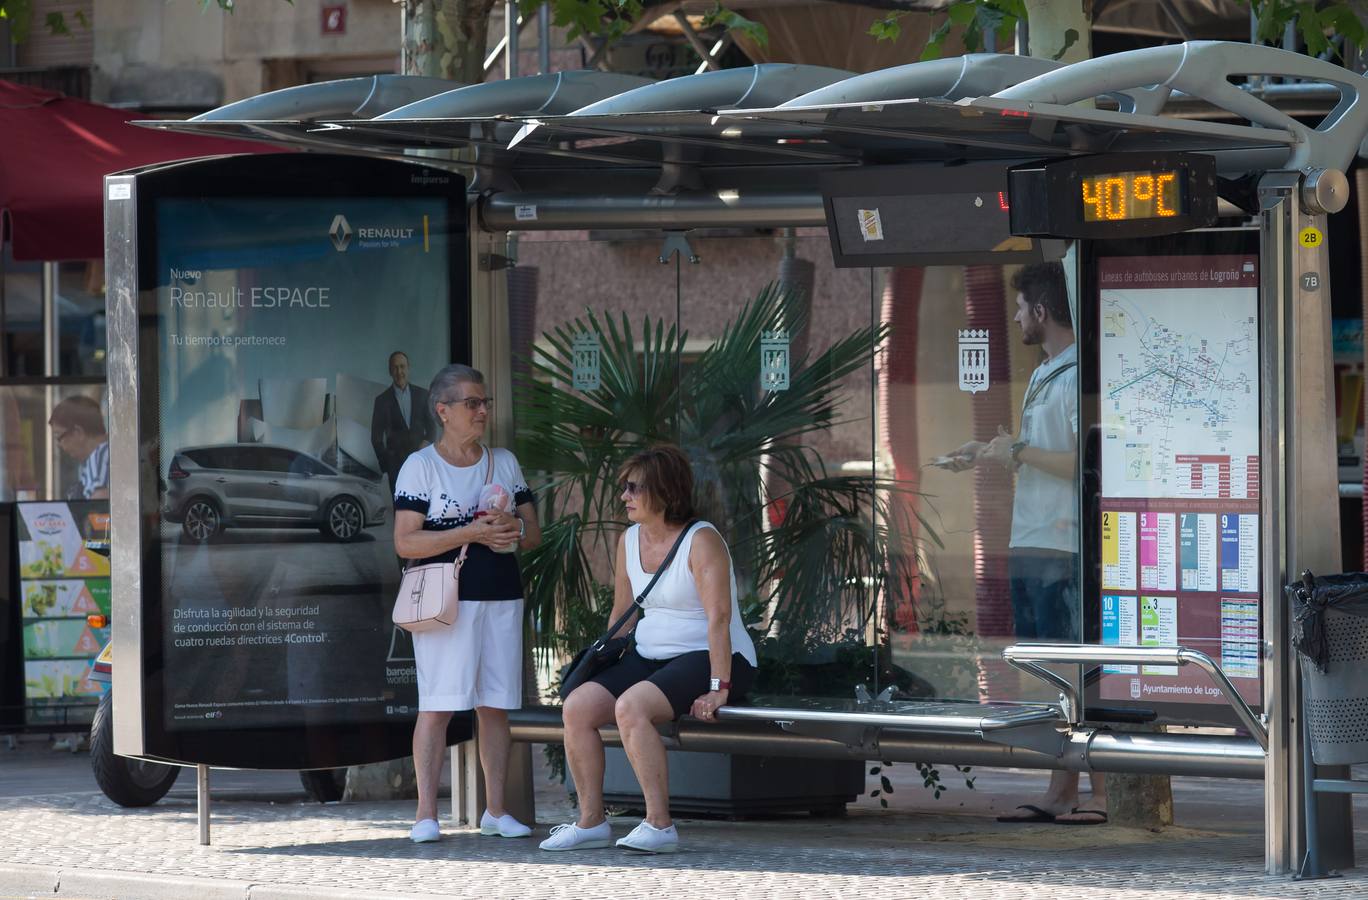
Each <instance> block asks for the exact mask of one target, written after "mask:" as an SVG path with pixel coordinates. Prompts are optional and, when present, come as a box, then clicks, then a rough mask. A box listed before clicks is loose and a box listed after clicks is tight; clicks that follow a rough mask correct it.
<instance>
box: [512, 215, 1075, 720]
mask: <svg viewBox="0 0 1368 900" xmlns="http://www.w3.org/2000/svg"><path fill="white" fill-rule="evenodd" d="M590 237H591V238H593V239H591V240H584V239H582V238H581V237H580V236H579V235H575V236H573V238H574V239H565V236H553V235H549V234H547V235H539V234H527V235H522V236H521V237H520V241H519V247H518V266H517V267H516V268H515V269H513V270H511V273H510V310H511V312H510V316H511V317H512V320H513V334H514V338H513V342H514V355H515V358H517V357H522V358H528V357H530V358H531V360H532V367H531V368H530V369H525V370H524V371H525V374H524V376H523V377H522V379H521V380H520V381H519V384H518V387H517V388H516V389H515V397H514V404H513V405H514V418H515V421H516V423H517V425H516V427H517V428H518V434H519V436H518V452H519V455H520V458H521V459H522V461H523V465H524V467H525V468H527V469H529V474H531V473H532V472H534V471H535V472H537V473H538V474H537V476H536V477H539V478H541V479H543V481H544V484H545V485H546V486H547V487H546V488H544V489H543V491H542V498H543V499H542V502H541V508H540V513H541V515H542V517H543V522H544V527H546V528H547V529H548V543H550V542H552V541H556V540H559V541H565V540H571V539H572V538H573V546H575V547H577V548H578V551H577V552H578V553H580V554H581V555H582V558H581V559H580V560H579V561H578V562H576V561H574V560H573V559H571V561H569V562H567V561H566V557H565V556H564V554H563V553H562V554H561V556H562V558H561V560H560V561H559V562H558V563H557V565H558V566H562V567H566V566H568V567H569V568H570V571H569V572H565V571H562V572H559V573H558V575H557V579H556V580H555V583H557V584H559V585H561V587H557V588H549V589H548V590H547V591H545V592H542V591H541V589H539V588H538V587H536V586H535V584H533V585H530V586H529V596H531V597H533V598H534V604H536V605H534V608H536V609H537V610H538V611H537V613H536V615H537V621H538V626H539V628H540V629H541V630H542V636H543V639H544V640H545V641H546V642H548V643H550V644H552V645H555V646H556V647H557V648H558V649H561V650H565V649H568V648H571V647H575V646H579V645H582V644H583V643H584V642H585V641H587V640H589V639H592V638H593V637H594V636H595V635H596V634H597V632H598V630H599V629H601V628H602V626H603V620H604V615H605V614H606V608H607V607H606V604H608V603H609V602H610V599H609V588H608V587H607V585H609V584H610V582H611V570H612V564H613V557H614V554H615V548H616V544H617V535H618V534H619V533H620V532H621V530H622V528H623V527H625V524H626V522H625V517H624V516H623V514H622V511H621V506H620V503H619V502H618V499H617V492H616V461H617V460H620V459H622V458H625V457H626V456H627V455H628V454H629V453H630V452H631V451H632V450H633V449H635V448H636V447H638V446H641V445H643V444H645V443H648V442H651V441H655V440H671V441H676V442H679V443H681V444H682V445H683V446H684V447H685V448H686V449H687V450H688V451H689V453H690V455H691V458H692V459H693V460H694V463H695V467H696V478H697V483H698V486H699V490H698V499H699V503H700V510H699V511H700V513H701V514H702V515H703V516H704V517H706V518H708V519H709V520H710V521H713V522H714V523H716V524H718V525H719V528H720V530H721V531H722V533H723V535H724V537H725V538H726V539H727V541H728V544H729V546H730V547H731V550H732V553H733V556H734V559H735V562H736V568H737V575H738V590H739V595H740V604H741V608H742V611H743V616H744V618H745V619H746V621H747V624H748V625H749V626H751V628H752V633H753V634H754V635H755V636H756V638H757V641H758V643H759V649H760V655H761V668H762V672H763V673H764V674H763V675H762V677H761V679H760V681H759V690H758V691H757V692H763V693H766V694H769V695H783V694H787V695H797V696H807V697H827V698H839V699H851V698H853V697H854V696H855V695H856V687H857V686H858V685H864V686H865V687H867V688H868V689H869V691H870V693H871V694H877V693H878V692H879V691H881V690H884V689H886V688H889V687H893V688H895V690H896V692H897V693H896V695H897V696H899V697H904V698H955V699H966V700H980V701H981V700H1022V699H1052V695H1050V693H1049V692H1048V691H1047V690H1046V689H1045V688H1044V687H1043V686H1041V685H1038V684H1036V683H1035V682H1034V681H1033V680H1031V679H1023V678H1022V677H1020V676H1018V674H1017V673H1016V672H1015V671H1014V670H1012V669H1010V668H1009V667H1007V666H1006V665H1005V664H1004V663H1003V662H1002V661H1001V651H1002V648H1003V647H1005V646H1008V645H1010V644H1012V643H1015V642H1017V641H1018V640H1068V641H1076V640H1078V639H1079V637H1080V635H1081V630H1082V626H1081V609H1080V604H1079V595H1078V588H1077V569H1078V557H1077V554H1078V518H1077V516H1078V512H1077V510H1078V502H1077V496H1076V492H1075V488H1074V485H1075V484H1076V478H1057V477H1056V478H1053V481H1051V482H1047V483H1046V484H1045V486H1044V490H1042V486H1041V483H1040V482H1041V479H1040V472H1032V471H1031V470H1030V468H1029V466H1028V465H1027V464H1025V463H1021V465H1019V466H1018V465H1017V464H1014V463H1013V461H1012V459H1011V457H1010V450H1011V447H1012V445H1013V444H1015V443H1017V442H1018V441H1019V440H1020V439H1022V438H1023V437H1027V438H1030V437H1031V433H1032V432H1035V433H1037V435H1038V436H1037V437H1035V438H1034V440H1036V442H1037V443H1042V444H1045V443H1049V442H1050V441H1053V442H1056V443H1057V442H1059V441H1061V440H1062V441H1064V443H1063V444H1061V450H1063V451H1070V452H1072V453H1075V454H1076V452H1077V446H1078V444H1077V440H1078V439H1077V431H1076V425H1075V424H1074V423H1075V422H1076V419H1075V418H1073V416H1074V411H1075V410H1076V405H1077V402H1078V398H1077V390H1076V380H1075V379H1074V378H1073V377H1070V376H1069V375H1068V370H1067V368H1066V374H1065V375H1063V376H1059V377H1058V379H1057V382H1054V383H1052V384H1053V389H1052V388H1051V384H1047V385H1046V387H1045V388H1043V389H1041V390H1039V391H1036V392H1035V396H1034V397H1032V398H1031V400H1030V403H1029V404H1027V397H1028V394H1030V393H1031V386H1032V379H1033V377H1034V378H1035V381H1036V382H1037V383H1038V382H1039V381H1041V380H1042V378H1043V376H1045V375H1048V374H1049V371H1050V367H1049V366H1046V367H1045V368H1044V369H1041V370H1040V371H1039V372H1037V369H1038V368H1039V367H1040V365H1041V363H1042V361H1043V360H1044V358H1045V354H1044V352H1043V350H1042V346H1041V342H1040V341H1041V337H1040V335H1039V334H1038V333H1037V332H1039V331H1040V327H1039V325H1038V324H1035V325H1032V326H1031V328H1030V329H1029V330H1030V333H1029V334H1028V333H1027V330H1026V329H1023V327H1022V325H1021V324H1020V323H1018V322H1017V321H1015V317H1016V313H1017V309H1018V307H1017V300H1016V294H1017V292H1016V291H1015V289H1014V288H1013V287H1012V286H1011V280H1012V276H1013V275H1014V274H1015V271H1016V270H1015V269H1014V268H1010V267H1001V266H971V267H965V266H944V267H933V268H896V269H835V268H833V266H832V262H831V254H830V249H829V244H828V242H827V239H826V236H825V233H824V232H823V231H821V230H800V231H798V232H797V233H796V234H789V233H784V232H778V233H773V234H769V233H765V234H756V233H754V232H748V233H747V234H746V235H741V234H731V233H711V234H710V233H708V232H702V233H701V234H700V233H698V232H695V233H691V234H690V235H689V236H688V245H687V247H682V246H681V248H680V249H682V250H683V252H682V253H680V254H674V255H671V256H670V258H669V259H668V260H667V263H666V264H664V265H662V264H661V263H660V261H659V257H660V256H661V255H662V252H663V251H662V237H661V235H660V233H659V232H652V233H645V232H635V233H624V232H611V233H591V234H590ZM690 251H691V252H692V254H693V255H694V256H696V257H697V260H698V261H697V262H696V263H693V262H690V260H689V259H688V254H689V253H690ZM609 272H611V273H612V277H611V279H610V278H607V277H605V276H604V273H609ZM533 283H535V285H536V286H535V287H529V285H531V284H533ZM519 285H521V287H519ZM532 298H535V299H532ZM1057 309H1059V307H1057ZM1040 312H1043V311H1040ZM1040 312H1038V313H1037V314H1040ZM520 322H521V324H519V323H520ZM747 329H749V331H748V332H747V334H746V335H745V337H744V339H742V338H741V337H740V332H742V331H747ZM1068 334H1069V336H1071V332H1068ZM1055 337H1056V340H1058V339H1059V337H1060V333H1056V335H1055ZM577 338H578V339H579V340H580V343H579V345H578V349H576V344H575V341H576V339H577ZM1055 349H1056V350H1057V351H1062V350H1065V349H1067V348H1059V347H1056V348H1055ZM747 356H750V357H752V358H751V359H749V360H748V359H746V357H747ZM1067 356H1068V354H1067V353H1065V354H1064V355H1063V356H1061V357H1060V359H1061V360H1063V361H1064V362H1067V359H1066V357H1067ZM629 357H630V358H631V359H632V360H633V365H634V366H635V369H634V371H633V373H632V374H631V377H627V376H626V375H625V374H624V373H622V372H620V371H615V367H621V366H622V365H623V364H624V361H625V360H627V359H628V358H629ZM733 357H734V358H735V361H734V362H733V361H732V358H733ZM596 365H597V368H596ZM1074 371H1076V370H1074ZM595 378H597V379H598V380H597V381H595V380H594V379H595ZM576 379H580V387H579V388H577V387H576ZM534 383H535V384H536V385H537V387H535V388H534V387H533V384H534ZM784 392H790V393H787V394H786V396H785V398H784V399H785V400H790V399H792V400H796V399H797V398H798V397H799V396H802V395H807V396H808V397H809V398H810V399H811V400H813V401H815V402H817V406H818V407H820V408H825V409H827V410H828V411H827V412H825V413H821V414H818V415H813V414H812V412H811V410H812V409H813V407H812V406H811V405H807V404H803V403H792V404H790V405H789V406H788V407H784V406H783V405H776V403H777V397H778V395H779V394H780V393H784ZM534 393H535V396H534ZM771 395H773V396H771ZM574 398H582V399H590V400H591V401H592V402H591V403H590V404H588V408H585V407H584V406H581V405H580V404H578V403H576V402H572V401H573V400H574ZM553 402H554V403H560V404H561V406H560V407H559V411H558V413H557V414H558V415H559V416H560V417H561V420H560V422H559V423H558V424H559V425H560V426H562V427H560V429H559V430H558V432H557V433H556V437H557V438H558V439H557V440H547V438H548V437H549V436H550V435H549V434H548V433H547V432H546V431H545V429H544V428H543V427H542V426H544V425H545V424H546V419H545V416H546V414H547V411H548V409H547V404H548V403H553ZM1042 402H1044V403H1046V404H1047V405H1045V406H1040V404H1041V403H1042ZM1023 405H1028V408H1029V411H1030V415H1031V416H1033V417H1036V418H1037V423H1036V426H1035V428H1034V429H1028V433H1027V434H1026V435H1023V434H1022V411H1023ZM577 417H583V418H584V421H576V419H577ZM1040 420H1048V421H1049V423H1050V429H1047V431H1049V435H1048V437H1045V436H1040V435H1039V433H1040V431H1041V429H1042V428H1044V427H1045V426H1044V425H1042V424H1041V422H1040ZM999 430H1001V431H1002V432H1005V433H1006V434H1007V435H1008V437H1007V438H1004V439H999V440H998V441H997V443H996V444H994V445H993V447H992V449H990V450H984V451H983V454H982V456H981V458H980V459H979V460H978V464H977V465H973V464H970V461H969V460H967V459H965V460H964V461H963V463H962V464H950V465H947V464H946V463H947V457H952V456H953V455H954V451H956V450H957V449H960V448H962V447H964V445H966V444H971V442H975V441H977V442H979V443H981V444H985V445H986V444H990V443H992V442H993V440H994V439H995V438H997V437H998V435H999ZM971 446H972V445H971ZM1051 446H1052V445H1051ZM1023 452H1024V453H1025V454H1026V457H1027V459H1029V458H1030V455H1031V454H1030V452H1029V451H1025V450H1024V449H1023V450H1019V451H1018V455H1019V456H1020V454H1021V453H1023ZM1057 452H1058V451H1057ZM1018 462H1020V460H1018ZM938 463H939V464H938ZM1033 477H1034V480H1035V482H1036V483H1035V484H1034V485H1033V484H1032V483H1031V482H1032V480H1033ZM1023 483H1024V484H1025V486H1026V490H1024V491H1023V490H1022V487H1021V486H1022V485H1023ZM1051 487H1053V488H1054V489H1055V490H1054V492H1053V493H1051V491H1050V490H1049V489H1050V488H1051ZM1042 534H1044V535H1046V536H1047V538H1046V539H1044V540H1039V538H1040V536H1041V535H1042ZM1014 535H1015V538H1014ZM1033 535H1034V538H1035V540H1033ZM1014 544H1015V545H1016V546H1014ZM1037 545H1041V546H1037ZM1044 545H1048V546H1044ZM1014 572H1015V574H1017V576H1018V577H1017V578H1016V579H1015V582H1014V581H1013V578H1012V574H1013V573H1014ZM567 575H569V576H573V577H569V578H567V577H566V576H567ZM537 581H538V582H541V583H545V584H548V585H549V584H551V583H552V581H551V580H550V579H548V578H547V577H546V573H545V572H543V573H542V577H540V578H539V579H537ZM565 585H570V586H571V587H569V588H567V587H565ZM539 593H545V594H546V596H545V597H542V598H540V603H539V604H537V603H536V598H537V595H538V594H539ZM591 598H592V599H591ZM553 610H554V612H553ZM1033 617H1034V618H1033ZM548 674H549V673H548Z"/></svg>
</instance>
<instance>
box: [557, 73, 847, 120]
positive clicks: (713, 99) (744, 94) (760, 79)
mask: <svg viewBox="0 0 1368 900" xmlns="http://www.w3.org/2000/svg"><path fill="white" fill-rule="evenodd" d="M852 74H853V73H851V72H846V71H844V70H842V69H829V68H827V67H825V66H798V65H790V64H788V63H766V64H764V65H759V66H747V67H745V68H740V69H719V70H718V71H716V72H704V73H702V74H700V75H685V76H683V77H680V78H671V79H669V80H668V81H659V82H656V83H655V84H648V85H646V86H645V87H639V88H637V89H636V90H634V91H627V92H626V93H625V94H618V95H617V96H616V97H609V98H608V99H606V100H600V101H599V102H597V103H593V104H590V105H588V106H586V107H584V108H583V109H579V110H576V111H575V112H573V113H571V115H576V116H618V115H624V114H626V113H650V112H670V111H675V110H688V111H696V110H700V109H746V108H752V107H761V108H763V107H771V106H778V105H779V104H780V103H784V102H786V101H788V100H792V99H793V98H794V97H797V96H799V95H801V94H806V93H809V92H811V91H815V90H817V89H818V88H820V87H825V86H827V85H829V84H832V83H834V82H837V81H842V80H844V79H847V78H850V77H851V75H852Z"/></svg>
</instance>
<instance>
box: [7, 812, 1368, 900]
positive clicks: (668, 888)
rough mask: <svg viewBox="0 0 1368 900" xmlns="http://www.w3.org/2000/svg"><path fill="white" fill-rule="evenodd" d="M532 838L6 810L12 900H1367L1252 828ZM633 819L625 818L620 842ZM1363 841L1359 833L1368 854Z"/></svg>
mask: <svg viewBox="0 0 1368 900" xmlns="http://www.w3.org/2000/svg"><path fill="white" fill-rule="evenodd" d="M539 811H540V812H541V818H542V820H543V824H542V825H540V826H539V827H538V829H537V832H536V836H535V837H534V838H533V839H531V840H508V839H499V838H488V837H482V836H481V835H479V834H478V833H476V832H474V831H471V830H461V829H457V828H453V827H452V826H450V825H449V824H446V825H445V827H446V834H445V835H444V838H443V840H442V841H441V842H439V843H436V844H423V845H415V844H413V843H411V842H410V841H409V840H408V839H407V834H408V828H409V824H410V820H411V814H412V808H411V804H410V803H406V802H405V803H347V804H326V805H320V804H314V803H306V802H296V803H267V802H251V801H233V802H216V803H215V806H214V816H213V828H212V840H213V844H212V845H211V846H208V847H201V846H199V845H198V844H197V842H196V841H197V834H198V831H197V827H196V816H195V807H194V803H193V801H189V800H186V799H183V798H177V797H174V796H173V797H170V798H168V799H167V800H164V801H162V803H160V804H158V805H156V806H153V807H149V808H147V809H140V810H124V809H120V808H119V807H117V806H115V805H113V804H112V803H110V802H109V801H108V800H106V799H105V798H104V797H103V796H101V795H98V794H89V793H87V794H61V795H52V796H39V797H24V798H18V799H0V898H4V897H12V896H29V895H33V896H49V897H57V898H82V900H92V898H102V897H116V898H118V900H144V898H146V900H154V898H155V900H162V898H176V900H219V898H233V900H302V898H312V897H319V898H328V900H361V898H386V900H418V898H424V897H461V898H464V897H470V898H482V900H505V898H507V900H530V898H537V900H539V898H547V900H562V898H564V900H597V898H603V900H624V898H651V900H655V898H666V897H668V898H669V900H689V898H699V900H730V898H743V897H744V898H746V900H769V898H784V900H790V898H799V897H801V898H804V900H826V898H832V900H864V898H870V900H873V898H878V900H920V898H937V900H939V898H966V900H1004V898H1011V900H1017V898H1025V900H1032V898H1048V900H1059V898H1068V900H1075V898H1101V900H1177V898H1191V897H1194V896H1199V897H1201V898H1203V900H1262V898H1270V900H1271V898H1279V900H1282V898H1287V900H1300V898H1307V900H1311V898H1315V900H1336V898H1348V897H1354V898H1368V872H1364V871H1362V870H1353V871H1351V872H1349V873H1348V874H1347V875H1346V877H1344V878H1339V879H1333V880H1326V881H1317V882H1305V883H1303V882H1296V881H1293V880H1291V879H1289V878H1286V877H1269V876H1265V875H1264V874H1263V845H1262V836H1261V835H1260V834H1259V833H1258V831H1257V826H1254V827H1250V826H1249V824H1248V823H1241V824H1242V827H1243V830H1239V829H1238V828H1236V827H1234V826H1232V828H1231V829H1230V830H1216V829H1213V828H1212V827H1210V826H1209V825H1208V826H1207V827H1204V828H1202V829H1194V828H1172V829H1165V830H1164V831H1162V832H1159V833H1154V832H1149V831H1144V830H1140V829H1120V828H1105V829H1103V828H1068V829H1065V828H1062V827H1059V826H1011V825H999V824H997V823H996V822H993V821H992V819H991V818H990V817H989V816H987V815H985V814H984V813H983V811H982V810H976V811H974V812H972V813H963V812H961V813H956V812H954V811H953V810H952V809H951V808H949V807H940V808H937V809H933V810H929V811H928V810H923V811H919V812H910V811H906V810H893V811H883V810H879V809H877V808H869V807H868V806H862V807H855V808H853V809H852V811H851V813H850V815H849V816H848V817H846V818H844V819H835V820H832V819H811V818H807V817H805V816H793V817H781V818H772V819H765V820H750V821H740V822H735V821H723V820H717V819H710V820H703V819H696V820H680V823H679V826H680V834H681V839H682V841H683V845H682V850H681V852H680V853H678V854H674V855H665V856H641V855H633V854H629V853H626V852H624V851H619V850H616V849H608V850H600V851H586V852H582V853H565V854H547V853H542V852H540V851H538V850H537V847H536V843H537V841H538V840H539V839H540V838H541V837H542V836H544V835H545V834H546V832H547V830H548V829H549V825H548V824H546V823H547V822H561V821H567V820H569V819H571V818H573V815H574V812H573V810H572V809H571V808H570V806H569V805H568V803H566V802H565V800H564V797H563V794H562V795H561V797H560V799H559V800H556V801H553V802H547V801H546V798H545V797H540V796H539ZM636 821H637V820H636V818H635V817H620V818H618V819H616V820H615V821H614V831H615V833H616V834H618V835H619V836H620V835H622V834H625V833H626V832H627V831H628V830H629V829H630V828H631V827H632V826H634V825H635V824H636ZM1363 837H1365V835H1361V840H1362V839H1363Z"/></svg>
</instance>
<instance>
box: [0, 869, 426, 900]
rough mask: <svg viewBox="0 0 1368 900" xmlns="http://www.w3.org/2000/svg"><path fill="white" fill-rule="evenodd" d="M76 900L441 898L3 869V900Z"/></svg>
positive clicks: (76, 871)
mask: <svg viewBox="0 0 1368 900" xmlns="http://www.w3.org/2000/svg"><path fill="white" fill-rule="evenodd" d="M33 896H47V897H54V898H62V897H72V898H78V897H79V898H81V900H90V898H105V897H112V898H117V900H185V898H187V897H193V898H195V900H311V898H319V900H323V898H326V900H367V898H372V900H373V898H384V900H432V898H433V897H437V896H441V895H440V894H403V893H390V892H388V891H386V892H382V893H376V892H375V891H358V890H353V889H351V888H336V887H326V886H323V885H318V886H310V885H301V884H266V883H261V882H253V881H236V880H232V879H228V878H186V877H184V876H180V875H156V874H151V873H145V872H108V871H93V870H88V869H74V868H70V867H65V868H64V867H60V866H34V865H21V864H14V863H11V864H3V865H0V900H9V898H11V897H33Z"/></svg>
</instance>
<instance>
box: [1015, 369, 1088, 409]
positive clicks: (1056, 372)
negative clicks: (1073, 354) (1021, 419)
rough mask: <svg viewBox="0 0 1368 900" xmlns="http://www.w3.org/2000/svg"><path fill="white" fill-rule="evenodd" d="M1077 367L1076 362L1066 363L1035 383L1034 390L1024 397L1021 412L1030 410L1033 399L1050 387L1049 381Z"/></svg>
mask: <svg viewBox="0 0 1368 900" xmlns="http://www.w3.org/2000/svg"><path fill="white" fill-rule="evenodd" d="M1077 366H1078V363H1076V362H1066V363H1065V364H1064V365H1062V366H1060V367H1059V368H1058V369H1055V370H1054V371H1053V372H1051V373H1050V374H1049V375H1046V376H1045V377H1044V378H1042V379H1041V380H1040V381H1039V382H1037V383H1036V386H1035V388H1034V389H1033V390H1032V391H1031V392H1030V393H1029V394H1027V395H1026V402H1025V403H1023V404H1021V411H1022V412H1025V411H1026V410H1028V409H1030V408H1031V404H1032V403H1034V402H1035V399H1036V398H1037V397H1039V396H1040V392H1041V391H1043V390H1045V388H1047V387H1049V386H1050V382H1051V381H1054V380H1055V379H1056V378H1058V377H1059V376H1060V375H1063V374H1064V373H1065V372H1067V371H1069V370H1070V369H1073V368H1076V367H1077Z"/></svg>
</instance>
